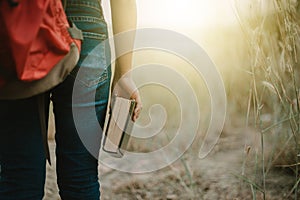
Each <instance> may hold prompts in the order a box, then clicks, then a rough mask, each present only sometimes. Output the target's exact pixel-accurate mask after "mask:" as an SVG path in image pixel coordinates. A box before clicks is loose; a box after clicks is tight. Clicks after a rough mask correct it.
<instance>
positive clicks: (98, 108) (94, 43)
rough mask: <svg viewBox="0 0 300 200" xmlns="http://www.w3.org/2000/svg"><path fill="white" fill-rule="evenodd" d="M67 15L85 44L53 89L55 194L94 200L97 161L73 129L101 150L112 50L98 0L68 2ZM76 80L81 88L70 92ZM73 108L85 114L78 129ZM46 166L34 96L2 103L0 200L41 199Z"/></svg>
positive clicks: (96, 196)
mask: <svg viewBox="0 0 300 200" xmlns="http://www.w3.org/2000/svg"><path fill="white" fill-rule="evenodd" d="M66 12H67V15H68V16H70V17H71V20H73V22H74V23H75V24H76V25H77V26H78V28H80V29H82V30H83V31H84V41H83V44H82V49H81V55H80V60H79V62H78V65H77V66H76V67H75V69H74V70H73V71H72V72H71V74H70V75H69V76H68V77H67V79H66V80H65V81H64V82H63V83H62V84H60V85H59V86H57V87H56V88H54V89H53V90H52V91H51V100H52V101H53V112H54V115H55V123H56V135H55V140H56V144H57V147H56V159H57V161H56V163H57V166H56V167H57V176H58V180H57V181H58V186H59V194H60V196H61V198H62V199H63V200H77V199H78V200H79V199H80V200H98V199H99V198H100V192H99V182H98V169H97V168H98V161H97V159H96V158H95V156H92V154H91V152H89V151H88V149H87V148H86V147H85V146H84V145H83V143H82V141H81V139H80V137H79V135H78V130H77V128H76V127H78V126H80V130H81V133H82V132H83V133H84V134H87V135H88V137H89V138H90V139H91V140H93V141H95V142H94V143H95V144H93V145H95V146H96V149H97V148H98V149H99V148H100V141H101V137H102V135H101V133H99V132H97V131H95V130H97V128H96V127H97V126H99V124H100V126H101V127H102V126H103V124H104V118H105V113H106V108H107V102H108V96H109V86H110V78H111V69H110V66H109V64H110V54H109V51H110V48H109V46H108V45H107V43H102V41H103V40H104V39H106V38H107V26H106V23H105V21H104V19H103V15H102V9H101V6H100V4H99V1H98V0H89V1H85V0H68V1H67V10H66ZM75 82H77V83H79V84H78V85H79V86H78V88H77V90H76V93H75V94H73V87H74V84H75ZM72 97H73V98H72ZM86 97H90V98H86ZM90 99H93V101H87V100H90ZM74 107H76V109H79V110H80V112H81V113H82V116H83V117H82V120H81V122H80V124H79V125H78V124H77V126H75V123H74V118H73V115H72V109H74ZM94 113H96V116H94ZM92 118H96V119H98V121H97V123H95V120H91V119H92ZM45 162H46V159H45V154H44V149H43V144H42V134H41V130H40V122H39V114H38V105H37V98H36V97H31V98H28V99H22V100H0V167H1V169H0V199H1V200H9V199H12V200H22V199H24V200H25V199H26V200H29V199H30V200H40V199H42V198H43V195H44V183H45Z"/></svg>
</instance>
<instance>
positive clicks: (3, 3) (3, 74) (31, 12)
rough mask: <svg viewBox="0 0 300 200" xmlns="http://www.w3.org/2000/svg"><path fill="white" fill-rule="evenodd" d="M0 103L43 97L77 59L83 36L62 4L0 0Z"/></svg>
mask: <svg viewBox="0 0 300 200" xmlns="http://www.w3.org/2000/svg"><path fill="white" fill-rule="evenodd" d="M0 27H1V28H0V45H1V46H0V60H1V62H0V99H19V98H27V97H30V96H34V95H36V94H39V93H43V92H45V91H47V90H49V89H51V88H53V87H54V86H56V85H57V84H59V83H61V82H62V81H63V80H64V79H65V78H66V76H67V75H68V74H69V73H70V71H71V70H72V69H73V68H74V67H75V65H76V63H77V61H78V59H79V51H80V45H81V40H82V34H81V31H80V30H79V29H77V28H76V27H75V25H74V24H72V23H69V22H68V20H67V17H66V14H65V12H64V8H63V5H62V2H61V0H0Z"/></svg>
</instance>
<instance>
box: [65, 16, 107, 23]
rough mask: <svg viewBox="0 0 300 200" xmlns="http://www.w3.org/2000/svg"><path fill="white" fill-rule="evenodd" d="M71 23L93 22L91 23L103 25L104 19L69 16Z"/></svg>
mask: <svg viewBox="0 0 300 200" xmlns="http://www.w3.org/2000/svg"><path fill="white" fill-rule="evenodd" d="M68 18H69V19H70V20H71V21H73V22H93V23H103V22H105V21H104V18H103V17H101V18H98V17H90V16H69V17H68Z"/></svg>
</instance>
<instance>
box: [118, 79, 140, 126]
mask: <svg viewBox="0 0 300 200" xmlns="http://www.w3.org/2000/svg"><path fill="white" fill-rule="evenodd" d="M112 89H113V90H112V94H113V95H115V96H119V97H124V98H127V99H132V100H135V101H136V106H135V109H134V113H133V116H132V120H133V121H134V122H135V121H136V120H137V119H138V117H139V115H140V112H141V110H142V107H143V105H142V100H141V97H140V94H139V91H138V88H137V87H136V85H135V83H134V82H133V80H132V78H131V77H129V76H123V77H121V78H120V79H119V80H118V82H117V83H115V82H114V83H113V88H112Z"/></svg>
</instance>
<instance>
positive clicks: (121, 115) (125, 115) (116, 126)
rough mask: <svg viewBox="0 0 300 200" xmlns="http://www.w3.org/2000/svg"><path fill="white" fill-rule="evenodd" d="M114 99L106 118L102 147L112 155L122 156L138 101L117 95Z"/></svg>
mask: <svg viewBox="0 0 300 200" xmlns="http://www.w3.org/2000/svg"><path fill="white" fill-rule="evenodd" d="M112 101H113V102H112V107H111V109H110V112H109V114H108V115H107V116H106V120H105V126H104V130H103V133H104V134H103V135H104V139H103V145H102V149H103V150H104V151H105V152H107V153H109V154H110V155H111V156H114V157H122V156H123V154H124V150H126V148H127V145H128V142H129V139H130V133H131V131H132V128H133V126H132V125H133V122H132V115H133V111H134V108H135V105H136V102H135V101H134V100H129V99H125V98H122V97H117V96H116V97H113V99H112Z"/></svg>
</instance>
